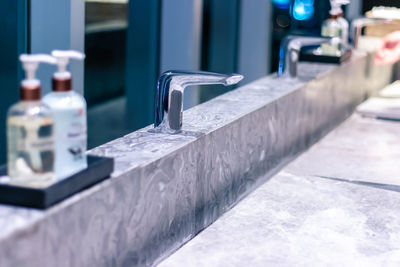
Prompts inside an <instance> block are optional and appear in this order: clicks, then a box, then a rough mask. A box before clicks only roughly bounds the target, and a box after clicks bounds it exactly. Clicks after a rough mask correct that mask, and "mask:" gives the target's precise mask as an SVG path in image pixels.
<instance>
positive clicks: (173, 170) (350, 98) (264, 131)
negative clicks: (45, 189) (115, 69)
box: [0, 55, 391, 267]
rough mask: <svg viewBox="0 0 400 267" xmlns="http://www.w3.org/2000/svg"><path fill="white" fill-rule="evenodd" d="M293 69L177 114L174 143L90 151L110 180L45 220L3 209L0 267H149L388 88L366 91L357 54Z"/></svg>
mask: <svg viewBox="0 0 400 267" xmlns="http://www.w3.org/2000/svg"><path fill="white" fill-rule="evenodd" d="M299 68H300V69H299V71H300V77H299V78H298V79H280V78H278V77H276V75H270V76H267V77H264V78H262V79H260V80H257V81H255V82H253V83H250V84H248V85H245V86H243V87H240V88H238V89H236V90H233V91H231V92H229V93H227V94H224V95H222V96H219V97H217V98H215V99H213V100H211V101H209V102H206V103H204V104H202V105H198V106H196V107H194V108H192V109H190V110H187V111H185V112H184V114H183V132H182V133H181V134H176V135H168V134H160V133H154V132H151V131H149V130H150V129H151V127H147V128H144V129H141V130H139V131H136V132H133V133H131V134H129V135H126V136H124V137H122V138H119V139H116V140H114V141H112V142H110V143H107V144H105V145H102V146H100V147H98V148H96V149H94V150H92V151H90V153H92V154H96V155H104V156H109V157H114V158H115V162H116V166H115V172H114V173H113V175H112V177H111V179H109V180H107V181H104V182H102V183H100V184H97V185H95V186H93V187H91V188H89V189H87V190H85V191H83V192H81V193H79V194H76V195H74V196H72V197H70V198H68V199H67V200H65V201H63V202H61V203H59V204H57V205H55V206H54V207H52V208H50V209H48V210H45V211H37V210H33V209H26V208H17V207H12V206H5V205H0V259H1V260H0V266H1V267H3V266H7V267H8V266H148V265H152V264H153V263H154V262H156V261H158V260H159V259H160V257H163V256H166V255H169V254H170V253H171V252H172V251H173V250H175V249H176V248H178V247H180V246H181V245H182V244H184V243H185V242H187V241H188V240H190V239H191V238H193V237H194V236H196V234H197V233H199V232H201V231H202V230H203V229H205V228H206V227H208V226H209V225H210V224H212V223H213V222H214V221H216V220H217V219H218V218H219V217H220V216H221V215H222V214H224V213H225V212H226V211H228V210H229V209H230V208H231V207H232V206H234V205H235V204H236V203H238V201H240V200H241V199H243V198H244V197H246V196H247V195H248V194H249V193H250V192H252V191H253V190H254V189H255V188H257V187H258V186H260V185H262V184H263V183H264V182H265V181H266V180H268V178H269V177H271V176H272V175H274V174H276V172H277V171H279V170H280V169H281V168H282V167H284V166H285V165H286V164H287V163H288V162H290V161H291V160H292V159H293V158H295V157H296V156H297V155H299V154H300V153H302V152H303V151H305V150H306V149H307V148H308V147H310V146H311V145H312V144H314V143H315V142H317V141H318V140H320V138H321V137H323V136H324V135H326V134H327V133H329V132H330V131H331V130H332V129H334V128H335V127H336V126H337V125H338V124H340V123H341V122H342V121H344V120H345V119H346V118H348V117H349V116H350V115H351V114H352V113H353V111H354V109H355V107H356V106H357V105H358V104H359V103H361V102H362V101H364V100H365V98H366V97H367V95H368V93H369V92H372V91H374V90H377V89H379V88H382V87H383V86H384V85H386V84H387V83H389V82H390V80H389V78H390V75H382V72H377V71H372V72H369V73H370V75H372V77H370V78H371V79H373V78H374V79H375V81H379V82H376V83H375V84H376V86H375V87H374V88H373V87H371V84H369V83H367V80H366V74H367V73H366V69H368V62H367V60H366V58H365V56H358V55H356V56H354V57H353V58H352V60H351V61H349V62H346V63H344V64H342V65H341V66H333V65H326V64H300V65H299ZM390 71H391V69H390V68H388V69H387V72H385V73H386V74H390ZM378 85H379V86H378Z"/></svg>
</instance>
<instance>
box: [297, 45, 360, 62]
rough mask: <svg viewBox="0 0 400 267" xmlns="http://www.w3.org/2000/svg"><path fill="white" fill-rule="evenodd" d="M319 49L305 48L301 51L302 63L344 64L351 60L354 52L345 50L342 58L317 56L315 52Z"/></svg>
mask: <svg viewBox="0 0 400 267" xmlns="http://www.w3.org/2000/svg"><path fill="white" fill-rule="evenodd" d="M317 48H318V46H306V47H303V48H302V49H301V51H300V61H308V62H321V63H333V64H342V62H345V61H347V60H349V59H350V58H351V53H352V50H351V49H349V48H347V49H346V50H344V51H343V53H342V55H341V56H328V55H316V54H315V53H314V51H315V49H317Z"/></svg>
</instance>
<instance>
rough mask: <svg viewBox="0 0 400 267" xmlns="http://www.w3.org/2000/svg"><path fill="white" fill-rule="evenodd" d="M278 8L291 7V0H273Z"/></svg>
mask: <svg viewBox="0 0 400 267" xmlns="http://www.w3.org/2000/svg"><path fill="white" fill-rule="evenodd" d="M272 2H273V3H274V4H275V6H276V7H277V8H281V9H288V8H289V7H290V0H272Z"/></svg>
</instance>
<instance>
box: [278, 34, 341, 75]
mask: <svg viewBox="0 0 400 267" xmlns="http://www.w3.org/2000/svg"><path fill="white" fill-rule="evenodd" d="M335 42H340V38H337V37H312V36H294V35H290V36H287V37H286V38H285V39H284V40H283V41H282V43H281V47H280V51H279V69H278V75H279V76H289V77H297V63H298V62H299V58H300V50H301V48H302V47H305V46H311V45H319V44H324V43H331V44H333V43H335Z"/></svg>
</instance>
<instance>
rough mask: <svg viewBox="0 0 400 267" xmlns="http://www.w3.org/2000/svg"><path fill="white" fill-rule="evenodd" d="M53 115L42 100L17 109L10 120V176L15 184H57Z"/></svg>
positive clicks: (8, 123)
mask: <svg viewBox="0 0 400 267" xmlns="http://www.w3.org/2000/svg"><path fill="white" fill-rule="evenodd" d="M53 130H54V129H53V115H52V113H51V111H50V109H49V108H48V107H47V106H45V105H44V104H42V103H41V101H40V100H39V101H38V100H28V101H21V102H19V103H17V104H15V105H13V106H12V107H11V108H10V109H9V111H8V116H7V142H8V150H7V151H8V155H7V159H8V175H9V176H10V179H11V182H12V183H13V184H18V185H21V186H29V187H46V186H48V185H50V184H52V183H53V182H54V181H55V176H54V150H55V145H54V132H53Z"/></svg>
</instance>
